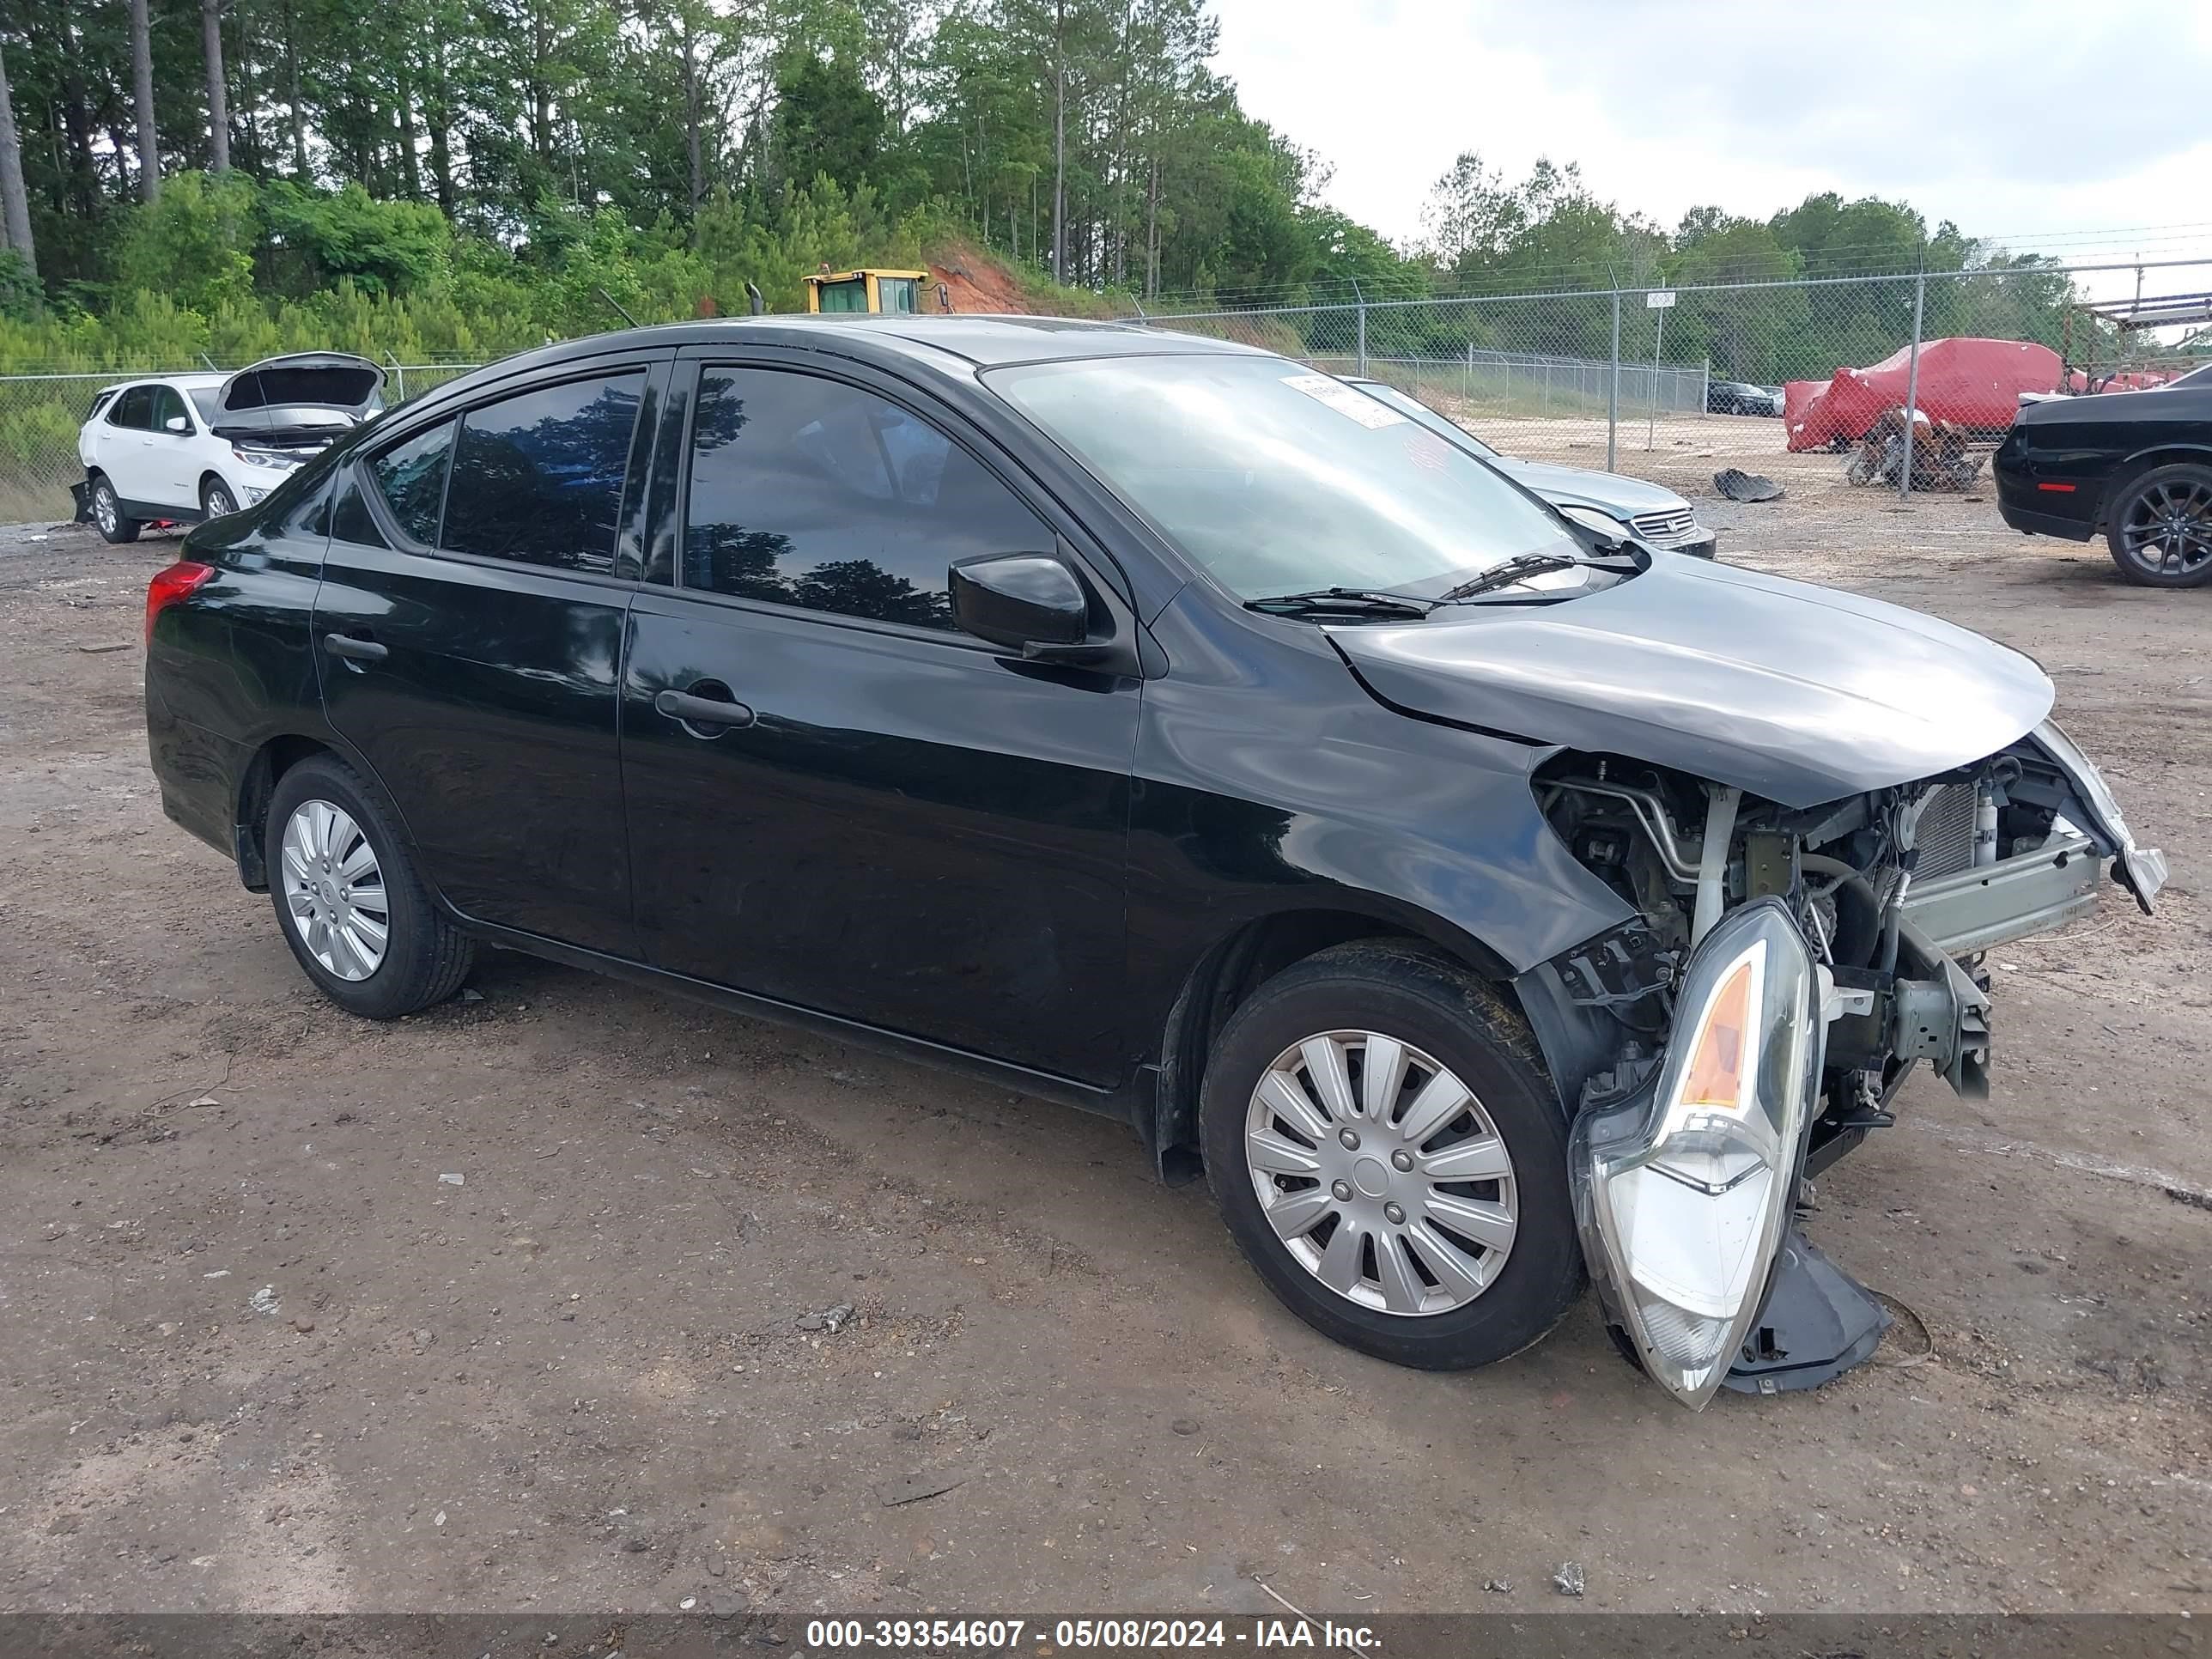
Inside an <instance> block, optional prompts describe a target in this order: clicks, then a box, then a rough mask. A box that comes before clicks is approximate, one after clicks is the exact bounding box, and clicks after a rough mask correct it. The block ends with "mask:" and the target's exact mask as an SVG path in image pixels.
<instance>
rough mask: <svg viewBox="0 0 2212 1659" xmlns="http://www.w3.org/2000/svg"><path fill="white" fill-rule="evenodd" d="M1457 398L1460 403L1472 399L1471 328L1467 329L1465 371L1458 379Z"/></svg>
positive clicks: (1472, 342) (1472, 332)
mask: <svg viewBox="0 0 2212 1659" xmlns="http://www.w3.org/2000/svg"><path fill="white" fill-rule="evenodd" d="M1459 400H1460V402H1462V404H1471V403H1473V402H1474V330H1472V329H1469V330H1468V336H1467V373H1466V374H1465V375H1464V376H1462V378H1461V380H1460V390H1459Z"/></svg>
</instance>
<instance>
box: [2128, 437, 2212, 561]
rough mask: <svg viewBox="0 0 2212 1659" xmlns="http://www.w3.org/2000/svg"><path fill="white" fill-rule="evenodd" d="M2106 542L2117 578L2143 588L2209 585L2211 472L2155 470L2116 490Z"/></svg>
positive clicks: (2191, 467) (2188, 467)
mask: <svg viewBox="0 0 2212 1659" xmlns="http://www.w3.org/2000/svg"><path fill="white" fill-rule="evenodd" d="M2105 539H2106V544H2108V545H2109V546H2110V547H2111V549H2112V562H2113V563H2114V564H2116V565H2118V567H2119V571H2120V574H2122V575H2123V576H2124V577H2126V578H2127V579H2128V580H2130V581H2131V582H2136V583H2139V584H2141V585H2142V586H2145V587H2200V586H2203V584H2204V583H2206V582H2208V581H2212V467H2208V466H2199V465H2195V464H2193V463H2189V462H2184V463H2181V464H2179V465H2173V466H2160V467H2154V468H2152V469H2151V471H2148V472H2145V473H2143V474H2142V475H2141V476H2140V477H2134V478H2130V479H2129V480H2128V481H2127V483H2124V484H2123V485H2122V486H2121V487H2120V490H2119V493H2118V495H2116V496H2115V497H2114V499H2113V501H2112V510H2111V512H2110V513H2109V514H2108V515H2107V517H2106V531H2105Z"/></svg>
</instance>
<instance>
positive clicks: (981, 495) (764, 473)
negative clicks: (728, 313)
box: [684, 368, 1053, 629]
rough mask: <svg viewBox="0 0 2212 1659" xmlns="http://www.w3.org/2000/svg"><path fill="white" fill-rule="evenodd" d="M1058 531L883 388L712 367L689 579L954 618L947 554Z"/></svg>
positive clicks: (996, 547)
mask: <svg viewBox="0 0 2212 1659" xmlns="http://www.w3.org/2000/svg"><path fill="white" fill-rule="evenodd" d="M1052 546H1053V535H1052V532H1051V531H1050V530H1049V529H1048V527H1047V526H1045V525H1044V524H1043V522H1042V520H1039V519H1038V518H1037V516H1036V514H1035V513H1032V512H1030V509H1029V508H1028V507H1026V506H1025V505H1024V504H1023V502H1022V501H1021V499H1020V498H1019V497H1018V496H1017V495H1015V494H1014V493H1013V492H1012V490H1010V489H1007V488H1006V485H1005V484H1003V483H1000V481H999V480H998V479H997V478H996V477H994V476H993V475H992V474H991V473H990V472H988V471H986V470H985V469H984V467H983V465H982V464H981V462H979V461H977V460H976V459H975V457H974V456H972V455H970V454H969V453H968V452H967V451H966V450H964V449H963V448H962V447H960V446H959V445H957V444H956V443H954V442H952V441H951V440H950V439H949V438H947V437H945V435H944V434H943V433H941V432H939V431H938V430H937V428H934V427H933V426H931V425H929V424H928V423H927V422H925V421H923V420H921V419H920V418H919V417H918V416H914V415H911V414H908V412H907V411H906V410H903V409H901V408H900V407H899V406H898V405H897V404H893V403H890V402H888V401H887V400H885V399H884V398H878V397H877V396H876V395H875V394H874V393H872V392H863V391H861V390H860V388H858V387H857V386H841V385H839V384H838V383H837V382H836V381H835V380H820V379H817V378H816V377H815V376H813V375H811V374H792V373H789V372H787V371H784V370H780V369H768V368H710V369H708V370H707V371H705V372H704V373H703V374H701V376H700V378H699V399H698V414H697V416H696V419H695V420H694V422H693V423H692V432H691V490H690V507H689V513H688V517H687V520H686V524H685V529H684V585H685V586H688V587H702V588H706V589H708V590H710V591H712V592H717V593H733V594H737V595H739V596H741V597H743V598H746V599H769V600H773V601H775V603H777V604H780V605H800V606H803V607H805V609H807V610H810V611H836V612H837V613H839V614H840V615H842V616H848V617H870V618H872V619H873V620H876V621H878V622H897V623H915V624H918V625H920V626H922V627H927V628H945V629H949V628H951V626H952V614H951V601H950V599H948V597H947V595H946V593H945V568H946V567H947V566H948V565H951V564H953V563H956V562H958V561H959V560H962V559H966V558H971V557H975V556H978V555H981V554H987V553H1023V552H1029V553H1035V552H1048V551H1050V550H1051V549H1052Z"/></svg>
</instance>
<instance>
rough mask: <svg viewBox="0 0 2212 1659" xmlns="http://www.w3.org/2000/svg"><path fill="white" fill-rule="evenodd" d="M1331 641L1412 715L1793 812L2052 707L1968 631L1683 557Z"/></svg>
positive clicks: (1979, 747)
mask: <svg viewBox="0 0 2212 1659" xmlns="http://www.w3.org/2000/svg"><path fill="white" fill-rule="evenodd" d="M1328 635H1329V637H1330V638H1331V639H1332V640H1333V641H1334V642H1335V645H1336V647H1337V648H1338V649H1339V650H1340V652H1342V653H1343V654H1344V657H1345V659H1346V661H1347V662H1349V663H1350V665H1352V670H1353V671H1354V672H1356V673H1357V674H1358V676H1359V678H1361V680H1363V681H1364V683H1365V684H1366V685H1367V687H1368V688H1369V690H1370V691H1372V692H1373V693H1374V694H1375V695H1376V696H1378V697H1380V698H1381V699H1382V700H1383V702H1388V703H1391V704H1393V705H1395V706H1396V707H1398V708H1403V709H1407V710H1408V711H1410V712H1412V713H1413V714H1420V715H1425V716H1427V717H1430V718H1432V719H1437V720H1450V721H1454V722H1455V723H1458V724H1461V725H1465V726H1476V727H1480V728H1481V729H1483V730H1486V731H1490V732H1499V733H1503V734H1504V735H1507V736H1510V737H1514V738H1522V739H1526V740H1528V741H1530V742H1534V743H1543V744H1560V745H1562V746H1563V747H1566V748H1571V749H1580V750H1589V751H1591V752H1593V753H1597V754H1612V755H1623V756H1626V757H1629V758H1631V759H1634V760H1640V761H1646V762H1650V763H1652V764H1654V765H1658V766H1668V767H1673V768H1674V769H1678V770H1680V771H1683V772H1687V773H1689V774H1691V775H1693V776H1696V777H1700V778H1705V779H1708V780H1710V781H1713V782H1716V783H1724V784H1734V785H1736V786H1737V787H1741V788H1742V789H1744V790H1746V791H1748V792H1749V793H1753V794H1755V795H1760V796H1764V797H1765V799H1769V800H1772V801H1778V802H1779V803H1781V804H1782V805H1785V806H1792V807H1799V806H1813V805H1818V804H1820V803H1821V802H1823V801H1830V800H1836V799H1841V798H1842V797H1844V796H1846V795H1853V794H1857V793H1861V792H1863V791H1865V790H1869V789H1878V788H1882V787H1887V786H1889V785H1893V784H1899V783H1908V782H1911V781H1914V780H1916V779H1919V778H1924V777H1929V776H1931V775H1934V774H1936V773H1938V772H1942V771H1947V770H1948V769H1950V768H1952V767H1954V766H1960V765H1964V764H1965V763H1967V762H1969V761H1975V760H1979V759H1981V758H1982V757H1984V756H1985V755H1990V754H1994V753H1995V752H1996V750H2000V749H2002V748H2003V747H2004V746H2005V745H2006V744H2009V743H2012V742H2013V741H2015V739H2016V738H2020V737H2021V735H2022V734H2023V733H2025V732H2029V731H2032V730H2033V728H2034V727H2035V726H2036V724H2037V723H2038V722H2039V721H2040V720H2042V719H2043V717H2044V716H2045V714H2047V713H2049V712H2050V708H2051V696H2052V692H2051V682H2050V680H2049V679H2048V678H2045V675H2044V672H2043V671H2042V670H2041V669H2040V668H2039V667H2037V666H2036V665H2035V664H2034V663H2033V662H2032V661H2030V660H2029V659H2027V658H2026V657H2024V656H2022V655H2021V654H2020V653H2018V652H2016V651H2012V650H2008V649H2007V648H2006V647H2003V646H2001V645H1998V644H1996V643H1995V642H1993V641H1989V640H1985V639H1984V638H1983V637H1982V636H1981V635H1978V634H1972V633H1968V632H1967V631H1966V629H1963V628H1954V627H1953V626H1952V625H1951V624H1950V623H1944V622H1938V621H1936V619H1935V618H1934V617H1923V616H1922V615H1920V614H1919V613H1918V612H1917V611H1905V610H1900V609H1899V607H1897V606H1895V605H1883V604H1881V603H1880V602H1879V601H1877V600H1874V599H1860V598H1858V597H1857V595H1855V594H1850V593H1843V592H1836V591H1834V590H1832V589H1829V588H1825V587H1815V586H1811V585H1810V584H1808V583H1805V582H1793V581H1784V580H1781V579H1779V578H1778V577H1773V576H1763V575H1760V574H1757V573H1756V572H1753V571H1748V570H1742V569H1738V568H1734V567H1731V566H1728V565H1709V564H1705V563H1704V562H1701V561H1692V560H1688V559H1660V560H1655V561H1654V562H1652V564H1651V567H1650V568H1649V569H1647V570H1646V571H1644V574H1641V575H1639V576H1637V577H1634V578H1632V580H1627V581H1623V582H1620V583H1617V584H1615V585H1614V586H1612V587H1609V588H1606V589H1603V590H1601V591H1600V592H1594V593H1590V594H1588V595H1585V596H1584V597H1582V598H1579V599H1565V600H1561V601H1558V602H1555V603H1553V604H1548V605H1464V606H1461V605H1452V606H1447V607H1445V608H1443V609H1442V610H1440V611H1437V613H1436V614H1435V615H1434V616H1432V617H1430V618H1429V619H1428V620H1427V621H1425V622H1420V623H1407V624H1405V625H1403V626H1399V625H1395V624H1393V625H1390V626H1377V625H1374V624H1366V625H1358V626H1346V627H1340V628H1332V629H1328Z"/></svg>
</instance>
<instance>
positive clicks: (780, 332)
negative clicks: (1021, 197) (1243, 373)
mask: <svg viewBox="0 0 2212 1659" xmlns="http://www.w3.org/2000/svg"><path fill="white" fill-rule="evenodd" d="M714 345H731V346H739V345H775V346H787V347H797V348H799V349H807V350H817V351H823V352H827V353H830V354H834V355H836V356H846V357H853V358H857V359H860V360H861V361H864V362H866V361H877V362H880V361H882V360H884V359H886V358H893V359H904V360H907V361H908V362H913V363H915V364H919V365H927V366H931V367H933V368H937V369H938V370H939V371H940V372H941V371H943V370H944V369H945V368H948V367H950V366H951V362H964V363H967V364H969V365H971V366H973V367H974V368H1004V367H1006V365H1008V364H1012V363H1034V362H1062V361H1073V360H1076V359H1081V358H1097V357H1158V356H1191V355H1206V356H1212V355H1218V356H1256V357H1265V356H1273V355H1274V354H1273V353H1271V352H1267V351H1263V350H1261V349H1260V348H1258V347H1256V346H1248V345H1241V344H1238V343H1236V342H1234V341H1229V340H1215V339H1210V338H1207V337H1205V336H1203V335H1197V334H1181V333H1177V332H1176V331H1173V330H1170V329H1164V328H1155V327H1152V326H1148V325H1142V324H1137V323H1115V322H1089V321H1084V320H1081V319H1075V318H1070V317H1028V316H984V315H961V316H932V315H927V314H922V315H915V316H865V315H863V316H855V315H853V314H850V313H842V314H838V315H835V316H815V315H803V316H762V317H726V318H716V319H706V320H702V321H697V322H689V323H663V324H659V325H649V326H647V327H643V328H634V329H619V330H616V331H612V332H610V333H605V334H593V335H588V336H586V337H584V338H582V339H577V340H567V341H563V342H562V343H559V344H556V345H548V346H541V347H539V348H538V349H536V350H533V351H526V352H522V353H520V354H518V355H516V356H512V357H504V358H501V360H500V361H499V362H495V363H489V364H486V365H485V366H484V368H481V369H478V370H477V371H476V372H475V373H473V374H465V375H463V376H461V377H460V378H459V380H449V381H447V383H446V384H445V385H444V386H440V387H439V388H437V390H435V391H434V392H428V393H427V394H425V395H424V396H423V397H422V398H417V399H415V400H414V401H413V402H412V403H411V404H410V407H411V408H422V409H427V408H428V407H430V406H431V405H433V404H447V403H450V402H452V401H453V400H454V399H455V398H462V397H466V396H468V395H470V394H471V392H473V391H474V390H475V389H476V388H477V387H479V386H483V385H485V384H487V383H488V382H489V381H492V380H505V379H507V377H509V376H510V375H513V374H521V373H526V372H529V371H532V370H536V369H540V368H557V367H559V366H560V365H561V364H562V363H564V362H585V361H586V360H588V359H590V358H593V357H599V356H605V355H606V354H607V353H609V352H612V351H621V350H625V349H638V348H647V349H656V348H657V349H668V348H681V347H686V346H714ZM948 360H951V362H948Z"/></svg>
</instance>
